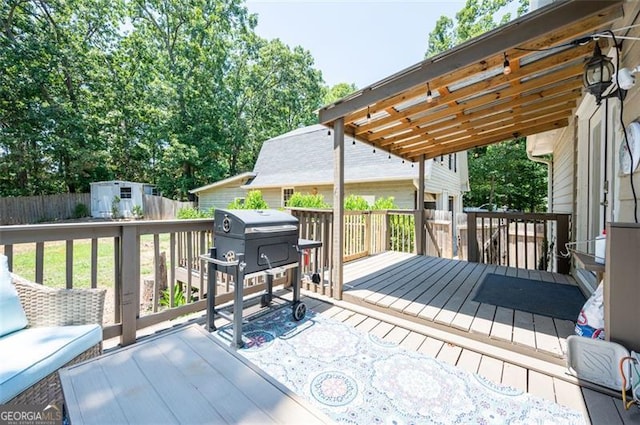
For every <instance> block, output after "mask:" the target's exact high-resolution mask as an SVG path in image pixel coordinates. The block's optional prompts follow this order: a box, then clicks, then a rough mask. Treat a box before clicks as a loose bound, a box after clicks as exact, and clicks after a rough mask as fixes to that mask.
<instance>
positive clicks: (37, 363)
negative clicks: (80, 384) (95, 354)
mask: <svg viewBox="0 0 640 425" xmlns="http://www.w3.org/2000/svg"><path fill="white" fill-rule="evenodd" d="M100 341H102V328H101V327H100V326H99V325H81V326H56V327H42V328H27V329H23V330H21V331H18V332H13V333H10V334H8V335H5V336H3V337H0V403H6V402H7V401H8V400H11V399H12V398H14V397H15V396H17V395H18V394H20V393H21V392H23V391H24V390H26V389H27V388H29V387H30V386H32V385H33V384H35V383H36V382H38V381H40V380H41V379H42V378H44V377H46V376H47V375H49V374H51V373H53V372H54V371H56V370H58V369H60V368H61V367H62V366H64V365H65V364H66V363H68V362H70V361H71V360H73V359H74V358H75V357H77V356H78V355H79V354H81V353H82V352H84V351H86V350H88V349H89V348H91V347H93V346H94V345H96V344H98V343H99V342H100Z"/></svg>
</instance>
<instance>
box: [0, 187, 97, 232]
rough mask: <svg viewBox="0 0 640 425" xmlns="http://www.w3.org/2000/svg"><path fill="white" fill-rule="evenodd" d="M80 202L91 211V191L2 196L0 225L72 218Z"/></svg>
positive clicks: (0, 199)
mask: <svg viewBox="0 0 640 425" xmlns="http://www.w3.org/2000/svg"><path fill="white" fill-rule="evenodd" d="M78 204H84V205H85V206H86V207H87V209H86V211H87V212H89V209H90V208H91V195H90V194H89V193H61V194H57V195H42V196H16V197H6V198H0V225H5V224H33V223H42V222H43V221H57V220H66V219H68V218H72V217H73V214H74V211H75V209H76V207H77V205H78Z"/></svg>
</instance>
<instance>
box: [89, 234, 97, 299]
mask: <svg viewBox="0 0 640 425" xmlns="http://www.w3.org/2000/svg"><path fill="white" fill-rule="evenodd" d="M91 287H92V288H97V287H98V239H97V238H92V239H91Z"/></svg>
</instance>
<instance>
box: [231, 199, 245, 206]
mask: <svg viewBox="0 0 640 425" xmlns="http://www.w3.org/2000/svg"><path fill="white" fill-rule="evenodd" d="M244 200H245V198H233V202H234V203H237V204H238V205H244Z"/></svg>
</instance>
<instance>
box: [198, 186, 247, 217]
mask: <svg viewBox="0 0 640 425" xmlns="http://www.w3.org/2000/svg"><path fill="white" fill-rule="evenodd" d="M238 184H239V183H238ZM245 195H246V190H244V189H241V188H240V187H237V186H235V187H234V186H229V187H216V188H212V189H209V190H203V191H202V192H199V193H198V209H199V210H200V211H207V210H209V209H211V208H226V207H227V206H228V205H229V204H230V203H231V202H233V201H234V200H235V199H236V198H244V197H245Z"/></svg>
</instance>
